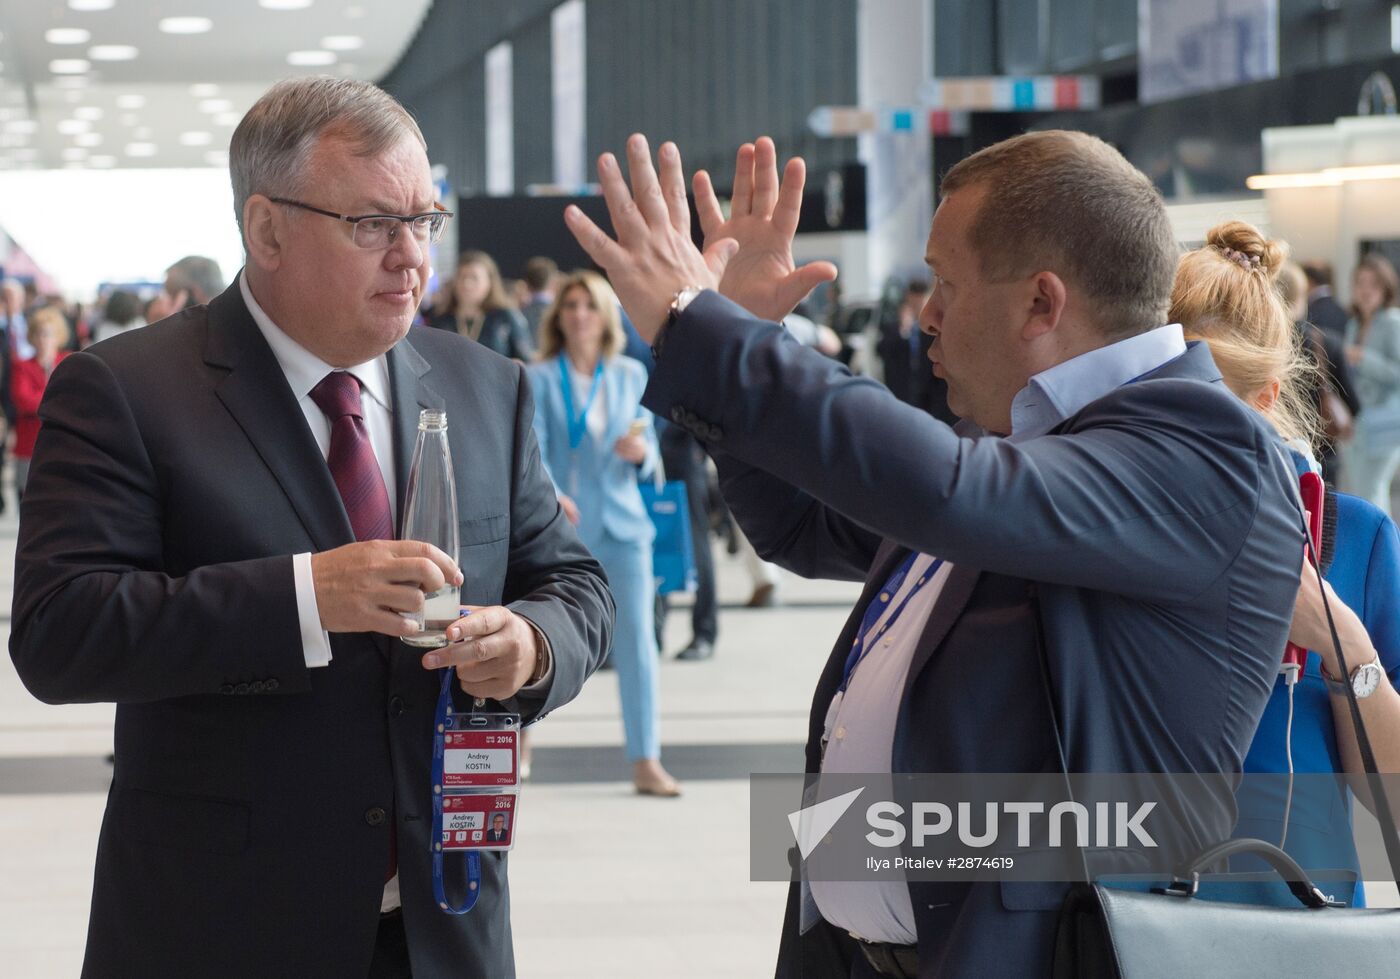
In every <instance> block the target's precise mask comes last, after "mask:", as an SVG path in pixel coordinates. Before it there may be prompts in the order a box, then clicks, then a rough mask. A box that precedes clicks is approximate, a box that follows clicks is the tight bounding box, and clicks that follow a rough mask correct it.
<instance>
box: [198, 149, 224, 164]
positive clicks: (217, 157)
mask: <svg viewBox="0 0 1400 979" xmlns="http://www.w3.org/2000/svg"><path fill="white" fill-rule="evenodd" d="M204 162H205V163H207V164H209V165H210V166H213V167H226V166H228V153H227V152H225V151H224V150H210V151H209V152H208V153H205V154H204Z"/></svg>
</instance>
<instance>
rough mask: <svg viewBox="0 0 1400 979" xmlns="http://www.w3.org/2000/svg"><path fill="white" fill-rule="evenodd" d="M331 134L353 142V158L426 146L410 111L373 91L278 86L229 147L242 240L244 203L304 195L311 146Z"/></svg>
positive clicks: (293, 82) (314, 83)
mask: <svg viewBox="0 0 1400 979" xmlns="http://www.w3.org/2000/svg"><path fill="white" fill-rule="evenodd" d="M332 132H333V133H334V134H335V135H337V136H342V137H344V138H345V139H347V140H348V141H350V143H351V144H352V145H353V147H354V151H355V153H356V155H358V156H367V157H373V156H378V155H379V154H380V153H383V152H384V151H386V150H388V149H390V148H391V147H393V146H395V145H396V144H397V143H399V142H400V141H401V140H403V139H405V138H412V139H415V140H417V141H418V143H419V145H420V146H423V147H424V148H425V149H426V148H427V145H428V144H427V141H426V140H424V139H423V133H422V132H421V131H420V130H419V128H418V123H416V122H414V120H413V116H411V115H409V113H408V110H407V109H405V108H404V107H403V106H402V105H400V104H399V103H398V101H397V100H396V99H395V98H394V97H393V96H392V95H390V94H389V93H388V92H386V91H384V90H383V89H382V88H380V87H379V86H377V85H374V84H371V83H370V82H363V81H359V80H357V79H353V78H331V77H330V76H328V75H313V76H311V77H309V78H290V79H286V80H284V81H280V82H278V83H277V84H276V85H273V86H272V87H271V88H270V89H268V90H267V91H266V92H265V93H264V94H263V96H262V98H260V99H258V101H257V102H255V103H254V104H253V107H252V108H251V109H249V110H248V114H247V115H245V116H244V117H243V121H242V122H240V123H239V124H238V128H236V129H235V130H234V131H233V139H232V141H231V142H230V143H229V153H228V155H229V161H228V167H229V176H230V178H231V179H232V181H233V210H234V214H235V215H236V216H237V218H238V230H239V231H240V232H242V231H243V205H244V204H246V203H247V202H248V198H249V197H252V196H253V195H254V194H266V195H268V196H274V195H275V196H279V197H290V196H295V195H297V194H299V193H300V192H301V189H302V183H303V181H304V179H305V177H306V165H307V161H308V160H309V159H310V157H311V152H312V150H314V149H315V147H316V141H317V140H318V139H319V138H320V137H321V136H323V135H326V134H327V133H332Z"/></svg>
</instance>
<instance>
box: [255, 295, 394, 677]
mask: <svg viewBox="0 0 1400 979" xmlns="http://www.w3.org/2000/svg"><path fill="white" fill-rule="evenodd" d="M238 288H239V290H240V291H241V292H242V293H243V301H244V302H245V303H246V304H247V305H248V312H250V313H252V314H253V322H254V323H256V324H258V329H259V330H261V331H262V335H263V339H265V340H266V341H267V345H268V346H269V347H271V348H272V354H273V356H274V357H276V358H277V363H278V364H279V365H280V366H281V367H282V373H283V374H285V375H286V377H287V384H288V385H289V386H290V387H291V389H292V396H293V397H294V398H296V399H297V404H298V405H299V406H300V407H301V412H302V414H303V415H305V416H306V424H307V425H308V426H309V427H310V429H311V435H312V437H313V438H315V439H316V445H317V446H318V447H319V448H320V449H321V455H322V457H325V456H328V455H330V451H331V423H330V421H329V420H328V419H327V418H326V415H325V412H323V411H322V410H321V409H320V408H319V407H318V406H317V405H316V402H314V401H312V400H311V389H312V388H314V387H315V386H316V385H317V384H320V383H321V381H322V379H323V378H324V377H325V376H326V375H327V374H329V373H331V372H332V371H333V370H335V369H336V368H334V367H332V366H330V365H329V364H327V363H326V362H325V361H323V360H322V359H321V358H320V357H317V356H316V355H315V354H313V353H312V352H311V351H309V350H307V349H306V348H305V347H303V346H302V345H301V344H299V343H297V342H296V341H295V340H293V339H292V338H291V337H289V336H287V334H285V333H283V332H282V330H281V329H279V328H278V326H277V324H276V323H274V322H272V320H271V318H270V317H269V316H268V315H267V313H265V312H264V311H263V308H262V307H261V306H259V305H258V301H257V300H256V299H255V298H253V293H252V291H251V290H249V288H248V281H247V279H246V277H244V276H243V275H241V274H240V275H239V276H238ZM347 370H348V372H349V373H351V374H353V375H355V377H356V379H358V380H359V382H360V386H361V388H362V389H363V393H362V396H361V398H360V408H361V411H362V412H363V414H364V421H365V428H366V429H368V430H369V443H370V446H371V447H372V448H373V449H374V456H375V459H376V460H378V462H379V471H380V473H381V474H382V475H383V476H384V489H385V490H387V491H388V493H389V510H390V518H391V520H392V521H393V523H394V524H395V525H397V523H398V518H397V514H395V513H394V510H395V507H396V504H395V500H396V499H397V498H398V497H397V496H396V495H395V487H396V485H397V484H396V482H395V479H394V411H393V409H392V408H391V407H390V404H389V362H388V360H387V359H386V358H385V357H384V356H383V355H382V354H381V355H380V356H378V357H376V358H375V359H374V360H371V361H369V362H367V363H364V364H357V365H356V366H354V367H350V368H347ZM292 571H293V574H294V575H295V580H296V591H297V618H298V621H299V622H300V623H301V645H302V652H303V654H304V655H305V657H306V665H307V666H309V667H317V666H326V665H328V664H329V663H330V661H331V640H330V636H329V634H327V632H326V631H325V630H324V629H322V628H321V612H320V609H319V608H317V606H316V588H315V585H314V583H313V582H312V580H311V553H310V552H309V551H308V552H307V553H305V554H296V555H293V557H292Z"/></svg>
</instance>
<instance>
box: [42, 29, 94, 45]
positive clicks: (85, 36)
mask: <svg viewBox="0 0 1400 979" xmlns="http://www.w3.org/2000/svg"><path fill="white" fill-rule="evenodd" d="M44 40H45V41H48V42H49V43H50V44H86V43H87V42H88V41H90V40H92V32H91V31H85V30H83V29H82V28H81V27H53V28H50V29H49V30H47V31H44Z"/></svg>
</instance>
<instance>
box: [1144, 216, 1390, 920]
mask: <svg viewBox="0 0 1400 979" xmlns="http://www.w3.org/2000/svg"><path fill="white" fill-rule="evenodd" d="M1287 253H1288V250H1287V246H1285V245H1284V244H1283V243H1282V242H1279V241H1273V240H1270V239H1267V238H1265V237H1264V236H1263V235H1262V234H1261V233H1260V232H1259V230H1258V229H1257V228H1254V227H1253V226H1251V225H1249V224H1246V223H1244V222H1242V221H1232V222H1229V223H1227V224H1222V225H1219V226H1217V227H1215V228H1212V229H1211V230H1210V232H1209V233H1208V235H1207V238H1206V245H1205V247H1203V248H1198V249H1196V250H1195V251H1192V252H1188V253H1187V254H1186V255H1184V256H1182V258H1181V262H1180V264H1179V266H1178V267H1177V273H1176V282H1175V285H1174V287H1173V289H1172V305H1171V310H1170V312H1169V313H1168V317H1169V318H1170V319H1172V320H1175V321H1177V322H1180V323H1181V324H1182V327H1183V330H1184V333H1185V336H1186V338H1187V340H1188V341H1190V340H1199V341H1204V342H1205V343H1207V344H1208V345H1209V346H1210V349H1211V353H1212V355H1213V356H1214V357H1215V361H1216V364H1217V366H1219V368H1220V373H1221V375H1222V377H1223V379H1224V381H1225V384H1226V385H1227V386H1228V387H1229V388H1230V389H1231V390H1232V391H1234V392H1235V394H1236V395H1237V396H1238V397H1239V398H1240V399H1242V400H1243V401H1244V402H1245V403H1247V404H1249V405H1252V406H1253V407H1254V408H1255V409H1256V410H1258V411H1260V412H1262V413H1263V414H1264V416H1265V417H1267V418H1268V419H1269V421H1270V422H1271V423H1272V424H1273V426H1274V427H1275V428H1276V429H1277V430H1278V432H1279V435H1280V436H1281V437H1282V438H1283V439H1284V440H1285V441H1287V443H1288V445H1289V448H1290V449H1292V450H1293V458H1294V462H1295V465H1296V467H1297V468H1298V469H1299V470H1300V472H1301V471H1303V470H1305V469H1308V468H1312V467H1313V466H1315V462H1314V460H1313V456H1312V452H1311V449H1312V447H1313V446H1315V445H1316V439H1317V436H1318V420H1317V412H1316V409H1315V407H1314V406H1313V403H1312V402H1311V399H1310V397H1309V390H1310V387H1311V385H1312V384H1313V383H1314V382H1315V377H1316V366H1315V365H1314V364H1313V363H1312V361H1311V360H1310V358H1308V357H1307V356H1306V354H1305V353H1304V352H1303V350H1302V346H1301V342H1300V334H1299V332H1298V331H1297V329H1296V328H1295V326H1294V323H1293V317H1292V315H1291V313H1290V310H1289V309H1288V307H1287V306H1286V305H1285V304H1284V302H1283V299H1282V297H1281V296H1280V294H1279V291H1278V289H1277V281H1276V280H1277V278H1278V275H1279V271H1280V269H1281V267H1282V266H1283V263H1284V260H1285V258H1286V257H1287ZM1324 514H1325V516H1326V519H1325V520H1324V539H1323V546H1322V551H1321V555H1320V557H1321V560H1322V565H1323V573H1324V582H1325V584H1324V585H1323V586H1322V587H1319V585H1318V582H1317V577H1316V575H1315V573H1314V572H1313V569H1312V568H1311V566H1307V567H1304V568H1303V571H1302V575H1301V577H1300V581H1299V584H1300V587H1299V591H1298V601H1297V605H1296V606H1295V609H1294V614H1293V623H1292V628H1291V629H1290V631H1289V639H1290V640H1291V641H1292V642H1295V643H1297V644H1298V645H1300V646H1303V647H1304V648H1306V649H1309V650H1315V649H1326V650H1328V652H1327V654H1326V655H1322V656H1320V655H1319V654H1318V653H1316V652H1309V653H1308V662H1307V666H1306V669H1305V671H1304V673H1303V675H1302V677H1301V678H1300V679H1299V680H1298V683H1297V686H1296V688H1295V689H1294V690H1293V699H1294V703H1293V721H1292V730H1291V761H1292V770H1294V771H1297V772H1329V773H1330V772H1345V773H1346V774H1347V775H1349V776H1357V775H1360V774H1361V773H1362V772H1363V771H1364V769H1363V767H1362V764H1361V759H1360V753H1359V750H1358V748H1357V746H1356V735H1355V732H1354V731H1353V730H1352V725H1351V719H1350V715H1349V713H1348V705H1347V700H1346V695H1345V692H1344V691H1342V690H1341V688H1340V687H1339V686H1338V685H1337V682H1336V681H1333V682H1329V679H1328V678H1329V677H1339V676H1340V667H1339V665H1338V663H1337V659H1336V656H1335V654H1334V653H1333V652H1332V642H1331V637H1330V633H1329V632H1328V628H1327V621H1326V617H1325V613H1324V611H1323V601H1322V598H1323V592H1324V589H1325V592H1326V598H1327V605H1328V606H1329V607H1330V609H1331V612H1332V616H1333V618H1334V619H1335V621H1336V625H1337V631H1338V634H1339V636H1340V638H1341V640H1342V649H1343V651H1344V652H1345V654H1346V658H1347V662H1348V664H1349V665H1350V666H1351V667H1352V670H1353V673H1352V675H1353V676H1355V675H1356V672H1355V671H1356V670H1357V669H1359V668H1362V667H1363V666H1365V667H1366V668H1367V669H1368V670H1369V667H1370V664H1377V665H1379V667H1380V669H1381V670H1382V675H1381V678H1380V682H1379V683H1377V684H1376V686H1375V689H1374V692H1373V693H1372V694H1371V695H1369V696H1366V697H1364V698H1362V699H1360V700H1359V701H1358V702H1359V704H1360V706H1361V713H1362V717H1363V718H1364V720H1365V723H1366V729H1367V732H1368V734H1369V735H1370V737H1371V741H1372V743H1373V745H1374V747H1375V750H1376V761H1377V764H1378V765H1379V766H1380V769H1381V771H1383V772H1397V771H1400V694H1397V692H1396V690H1395V683H1396V681H1397V679H1400V602H1396V601H1395V595H1396V593H1397V589H1400V536H1397V533H1396V528H1395V524H1394V523H1393V522H1392V521H1391V520H1390V518H1389V517H1388V516H1387V515H1386V514H1385V513H1384V512H1383V511H1381V510H1380V509H1378V508H1377V507H1375V506H1373V505H1372V504H1371V503H1369V502H1367V501H1366V500H1363V499H1359V498H1357V497H1354V496H1348V495H1346V494H1341V493H1333V492H1331V491H1330V490H1329V492H1328V494H1327V497H1326V502H1325V507H1324ZM1278 559H1279V560H1280V561H1283V562H1288V563H1289V564H1296V563H1297V562H1298V560H1299V556H1298V555H1296V554H1280V555H1279V558H1278ZM1278 653H1279V658H1280V662H1281V661H1282V657H1283V650H1282V649H1280V650H1279V651H1278ZM1288 713H1289V690H1288V687H1287V685H1286V683H1285V681H1284V678H1283V675H1282V674H1280V676H1279V678H1278V680H1277V681H1276V682H1275V685H1274V690H1273V693H1272V695H1271V696H1270V698H1269V702H1268V704H1267V706H1266V707H1265V710H1264V716H1263V718H1262V719H1261V720H1260V723H1259V728H1258V730H1257V731H1256V733H1255V737H1254V742H1253V744H1252V745H1251V746H1250V749H1249V752H1248V754H1247V755H1246V757H1245V762H1244V771H1245V773H1246V774H1251V773H1281V772H1287V771H1289V770H1290V767H1289V761H1290V754H1289V749H1288V741H1289V734H1290V732H1289V731H1288ZM1327 785H1328V787H1327V788H1326V790H1324V791H1318V790H1317V789H1316V783H1307V786H1308V789H1310V791H1309V790H1304V789H1300V790H1299V791H1297V792H1296V793H1295V794H1294V795H1293V798H1292V802H1291V813H1290V815H1289V819H1288V822H1287V824H1286V832H1285V820H1284V810H1285V803H1286V801H1287V800H1286V798H1285V792H1284V791H1283V786H1282V784H1281V783H1278V782H1275V781H1274V780H1270V779H1264V780H1249V781H1247V782H1246V784H1245V785H1244V786H1243V787H1242V788H1241V790H1240V793H1239V795H1238V799H1237V801H1238V804H1239V810H1240V819H1239V823H1238V825H1237V827H1236V831H1235V832H1236V835H1238V836H1249V837H1255V838H1258V839H1264V840H1268V841H1270V842H1274V843H1279V844H1280V845H1282V846H1283V847H1284V849H1286V850H1288V851H1289V852H1290V853H1291V854H1292V855H1293V856H1294V857H1295V859H1297V860H1298V862H1299V863H1301V864H1302V865H1303V866H1304V867H1305V868H1313V869H1318V868H1329V869H1330V868H1342V869H1347V868H1350V869H1353V870H1355V869H1357V858H1356V852H1355V848H1354V846H1353V844H1352V841H1351V832H1350V806H1351V797H1350V794H1349V793H1348V794H1347V795H1346V797H1345V798H1342V799H1339V798H1338V797H1337V794H1336V793H1335V792H1333V791H1331V788H1330V783H1327ZM1337 813H1343V814H1345V820H1344V821H1342V822H1341V825H1339V819H1338V818H1337V816H1336V814H1337ZM1354 900H1355V902H1356V903H1360V901H1361V892H1360V885H1359V884H1358V885H1357V890H1356V894H1355V895H1354Z"/></svg>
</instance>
